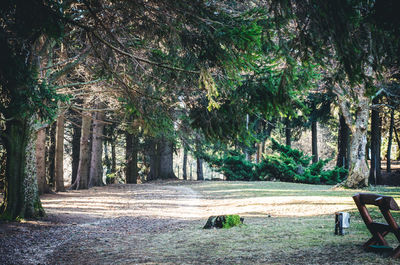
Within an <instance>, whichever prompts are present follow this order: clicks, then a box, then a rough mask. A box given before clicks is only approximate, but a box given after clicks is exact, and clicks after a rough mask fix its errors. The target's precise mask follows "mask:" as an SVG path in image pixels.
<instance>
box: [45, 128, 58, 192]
mask: <svg viewBox="0 0 400 265" xmlns="http://www.w3.org/2000/svg"><path fill="white" fill-rule="evenodd" d="M56 131H57V123H56V122H53V123H52V124H51V125H50V128H49V155H48V157H47V159H48V163H47V165H48V169H47V170H48V175H49V184H50V186H51V187H53V188H54V187H55V169H56V167H55V163H56Z"/></svg>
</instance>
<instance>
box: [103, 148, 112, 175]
mask: <svg viewBox="0 0 400 265" xmlns="http://www.w3.org/2000/svg"><path fill="white" fill-rule="evenodd" d="M104 164H105V165H106V168H107V172H106V175H107V174H110V173H111V160H110V157H109V155H108V142H107V141H104Z"/></svg>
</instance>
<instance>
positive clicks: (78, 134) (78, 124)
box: [71, 119, 82, 185]
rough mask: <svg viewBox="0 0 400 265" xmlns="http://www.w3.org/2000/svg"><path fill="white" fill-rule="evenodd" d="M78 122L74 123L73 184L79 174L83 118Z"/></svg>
mask: <svg viewBox="0 0 400 265" xmlns="http://www.w3.org/2000/svg"><path fill="white" fill-rule="evenodd" d="M78 120H79V121H77V122H76V124H74V123H73V124H72V130H73V132H72V162H71V165H72V173H71V185H72V184H74V183H75V181H76V175H77V174H78V166H79V150H80V141H81V124H82V122H81V121H82V120H81V119H78Z"/></svg>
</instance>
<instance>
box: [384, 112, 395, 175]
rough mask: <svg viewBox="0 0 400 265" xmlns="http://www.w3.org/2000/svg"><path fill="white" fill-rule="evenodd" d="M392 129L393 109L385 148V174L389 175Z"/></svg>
mask: <svg viewBox="0 0 400 265" xmlns="http://www.w3.org/2000/svg"><path fill="white" fill-rule="evenodd" d="M393 128H394V109H392V110H391V111H390V127H389V140H388V146H387V155H386V161H387V162H386V172H388V173H390V172H391V171H392V170H391V161H390V160H391V156H392V155H391V153H392V141H393Z"/></svg>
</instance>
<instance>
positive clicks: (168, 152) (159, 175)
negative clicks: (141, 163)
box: [147, 137, 176, 180]
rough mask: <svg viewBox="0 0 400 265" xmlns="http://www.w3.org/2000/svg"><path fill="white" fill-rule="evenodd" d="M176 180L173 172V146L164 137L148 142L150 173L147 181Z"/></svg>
mask: <svg viewBox="0 0 400 265" xmlns="http://www.w3.org/2000/svg"><path fill="white" fill-rule="evenodd" d="M172 178H176V176H175V173H174V170H173V145H172V143H170V142H169V141H168V140H167V139H165V137H161V138H160V139H158V140H151V142H150V172H149V175H148V176H147V180H155V179H172Z"/></svg>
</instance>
